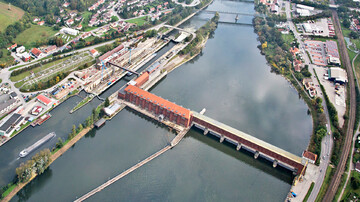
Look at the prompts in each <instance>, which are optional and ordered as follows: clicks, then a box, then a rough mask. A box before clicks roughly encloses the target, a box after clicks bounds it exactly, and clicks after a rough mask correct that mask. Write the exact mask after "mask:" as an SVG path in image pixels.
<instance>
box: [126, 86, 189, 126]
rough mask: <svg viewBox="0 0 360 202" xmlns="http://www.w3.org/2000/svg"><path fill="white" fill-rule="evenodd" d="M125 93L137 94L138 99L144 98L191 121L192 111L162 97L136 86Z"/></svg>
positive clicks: (129, 87)
mask: <svg viewBox="0 0 360 202" xmlns="http://www.w3.org/2000/svg"><path fill="white" fill-rule="evenodd" d="M125 91H126V92H128V93H132V94H135V95H137V96H138V97H142V98H144V99H146V100H148V101H149V102H151V103H154V104H156V105H159V106H160V107H163V108H166V109H167V110H169V111H172V112H173V113H175V114H178V115H180V116H182V117H184V118H187V119H190V114H191V112H190V110H188V109H185V108H184V107H181V106H179V105H177V104H175V103H173V102H170V101H168V100H165V99H163V98H161V97H158V96H156V95H154V94H152V93H149V92H147V91H144V90H142V89H140V88H138V87H136V86H133V85H129V86H128V87H126V88H125Z"/></svg>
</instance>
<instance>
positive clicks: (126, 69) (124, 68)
mask: <svg viewBox="0 0 360 202" xmlns="http://www.w3.org/2000/svg"><path fill="white" fill-rule="evenodd" d="M106 64H109V65H113V66H115V67H118V68H120V69H123V70H125V71H128V72H131V73H133V74H136V75H137V76H139V75H140V73H138V72H136V71H133V70H131V69H128V68H126V67H121V66H119V65H117V64H114V63H112V62H110V61H108V62H106Z"/></svg>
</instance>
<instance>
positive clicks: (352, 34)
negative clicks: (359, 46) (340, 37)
mask: <svg viewBox="0 0 360 202" xmlns="http://www.w3.org/2000/svg"><path fill="white" fill-rule="evenodd" d="M349 36H350V37H351V38H353V39H357V38H359V34H358V33H357V32H354V31H351V32H350V34H349Z"/></svg>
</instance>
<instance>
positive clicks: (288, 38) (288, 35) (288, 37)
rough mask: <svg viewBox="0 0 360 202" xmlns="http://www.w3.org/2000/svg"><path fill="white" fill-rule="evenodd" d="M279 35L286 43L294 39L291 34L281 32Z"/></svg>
mask: <svg viewBox="0 0 360 202" xmlns="http://www.w3.org/2000/svg"><path fill="white" fill-rule="evenodd" d="M281 37H282V38H283V40H284V41H285V43H286V44H291V43H292V42H293V41H294V40H295V37H294V36H293V35H292V34H282V35H281Z"/></svg>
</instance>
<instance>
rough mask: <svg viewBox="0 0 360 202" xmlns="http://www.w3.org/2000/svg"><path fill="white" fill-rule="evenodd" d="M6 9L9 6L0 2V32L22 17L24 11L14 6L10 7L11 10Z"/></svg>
mask: <svg viewBox="0 0 360 202" xmlns="http://www.w3.org/2000/svg"><path fill="white" fill-rule="evenodd" d="M8 8H9V4H7V3H4V2H1V1H0V32H2V31H4V30H5V29H6V27H7V26H8V25H10V24H12V23H14V22H15V21H17V20H19V19H20V18H21V17H22V16H23V15H24V11H23V10H22V9H20V8H18V7H16V6H13V5H11V10H8Z"/></svg>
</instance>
